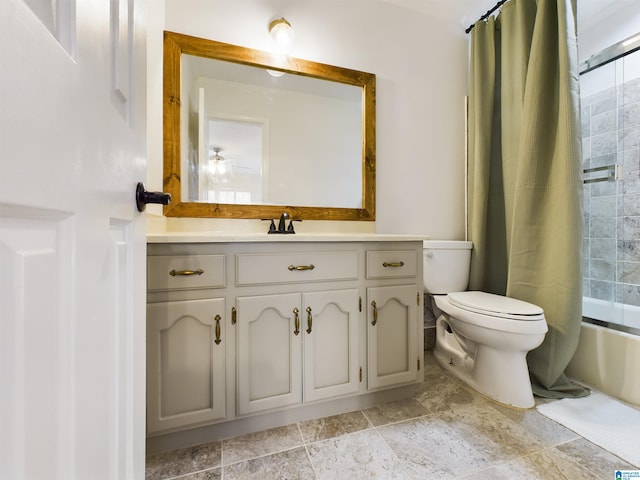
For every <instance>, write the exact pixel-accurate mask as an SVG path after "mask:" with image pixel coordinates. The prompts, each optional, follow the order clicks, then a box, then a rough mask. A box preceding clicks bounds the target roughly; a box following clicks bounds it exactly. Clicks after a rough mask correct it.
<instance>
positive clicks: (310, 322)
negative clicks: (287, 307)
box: [307, 307, 313, 333]
mask: <svg viewBox="0 0 640 480" xmlns="http://www.w3.org/2000/svg"><path fill="white" fill-rule="evenodd" d="M312 326H313V316H312V315H311V307H307V333H311V327H312Z"/></svg>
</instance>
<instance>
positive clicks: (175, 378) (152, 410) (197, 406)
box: [147, 298, 226, 433]
mask: <svg viewBox="0 0 640 480" xmlns="http://www.w3.org/2000/svg"><path fill="white" fill-rule="evenodd" d="M224 307H225V302H224V299H222V298H217V299H207V300H189V301H180V302H164V303H152V304H149V305H148V306H147V431H148V433H155V432H160V431H166V430H171V429H178V428H180V427H185V426H191V425H197V424H199V423H205V422H211V421H214V420H219V419H222V418H224V417H225V398H226V397H225V348H226V342H225V339H224V325H225V321H224V314H225V308H224Z"/></svg>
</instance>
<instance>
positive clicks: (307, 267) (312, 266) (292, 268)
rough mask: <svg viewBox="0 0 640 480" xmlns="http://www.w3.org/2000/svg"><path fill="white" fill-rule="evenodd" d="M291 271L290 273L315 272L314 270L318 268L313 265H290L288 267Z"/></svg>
mask: <svg viewBox="0 0 640 480" xmlns="http://www.w3.org/2000/svg"><path fill="white" fill-rule="evenodd" d="M287 268H288V269H289V271H290V272H293V271H294V270H297V271H301V270H313V269H314V268H316V266H315V265H314V264H313V263H312V264H311V265H298V266H295V265H289V266H288V267H287Z"/></svg>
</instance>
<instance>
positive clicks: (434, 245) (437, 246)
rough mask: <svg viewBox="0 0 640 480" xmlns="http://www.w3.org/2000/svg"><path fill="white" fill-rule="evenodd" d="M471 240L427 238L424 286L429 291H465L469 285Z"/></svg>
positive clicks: (438, 292) (424, 255) (440, 292)
mask: <svg viewBox="0 0 640 480" xmlns="http://www.w3.org/2000/svg"><path fill="white" fill-rule="evenodd" d="M471 246H472V244H471V242H463V241H454V240H425V241H424V242H423V260H424V266H423V272H424V273H423V275H424V288H425V290H426V292H427V293H431V294H444V293H450V292H463V291H465V290H466V289H467V286H468V285H469V267H470V265H471Z"/></svg>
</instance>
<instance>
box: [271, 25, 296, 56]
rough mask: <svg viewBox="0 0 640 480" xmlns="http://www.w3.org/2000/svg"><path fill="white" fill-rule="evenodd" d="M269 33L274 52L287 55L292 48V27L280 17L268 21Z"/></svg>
mask: <svg viewBox="0 0 640 480" xmlns="http://www.w3.org/2000/svg"><path fill="white" fill-rule="evenodd" d="M269 35H271V39H272V40H273V45H274V48H275V51H276V53H282V54H285V55H288V54H290V53H291V51H292V50H293V29H292V28H291V24H290V23H289V22H287V20H286V19H285V18H284V17H282V18H279V19H277V20H273V21H272V22H271V23H269Z"/></svg>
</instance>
